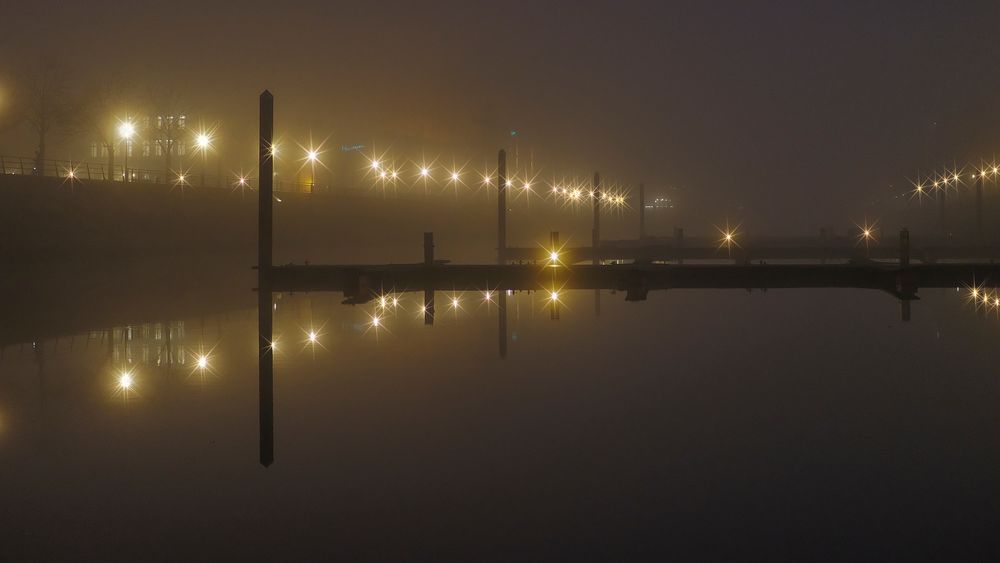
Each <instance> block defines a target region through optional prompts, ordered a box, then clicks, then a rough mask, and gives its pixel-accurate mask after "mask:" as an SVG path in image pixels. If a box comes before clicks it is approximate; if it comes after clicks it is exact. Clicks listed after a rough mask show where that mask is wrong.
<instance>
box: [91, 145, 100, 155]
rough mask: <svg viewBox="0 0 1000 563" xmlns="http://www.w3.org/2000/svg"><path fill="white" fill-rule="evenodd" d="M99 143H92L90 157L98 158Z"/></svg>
mask: <svg viewBox="0 0 1000 563" xmlns="http://www.w3.org/2000/svg"><path fill="white" fill-rule="evenodd" d="M97 154H98V149H97V143H90V158H97Z"/></svg>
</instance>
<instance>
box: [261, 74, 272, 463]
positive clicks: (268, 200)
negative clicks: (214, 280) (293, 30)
mask: <svg viewBox="0 0 1000 563" xmlns="http://www.w3.org/2000/svg"><path fill="white" fill-rule="evenodd" d="M273 137H274V96H272V95H271V93H270V92H268V91H267V90H264V92H263V93H262V94H261V95H260V152H259V153H258V166H259V170H258V174H257V178H258V182H259V189H258V195H257V199H258V209H257V331H258V338H257V353H258V367H259V371H260V374H259V383H258V386H259V394H260V405H259V409H260V415H259V416H260V463H261V465H263V466H264V467H267V466H269V465H271V463H273V462H274V356H273V354H272V351H271V339H272V337H273V318H272V313H273V310H274V309H273V304H272V296H271V264H272V261H271V237H272V230H271V227H272V222H271V221H272V217H273V201H274V186H273V183H274V160H273V159H272V158H271V144H272V139H273Z"/></svg>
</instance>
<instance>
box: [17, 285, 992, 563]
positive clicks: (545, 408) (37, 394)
mask: <svg viewBox="0 0 1000 563" xmlns="http://www.w3.org/2000/svg"><path fill="white" fill-rule="evenodd" d="M206 283H218V280H210V281H207V282H206ZM160 289H162V288H159V289H158V290H157V292H155V293H151V292H145V291H143V290H142V289H141V288H139V289H135V288H133V289H132V290H130V292H128V295H127V296H124V297H122V298H121V300H117V301H116V298H115V296H106V298H107V300H108V301H107V303H109V305H108V307H110V308H111V309H113V310H114V311H115V312H114V314H112V315H110V317H114V316H115V315H118V316H119V317H120V318H121V319H122V320H121V321H119V322H117V323H115V322H111V321H113V318H112V319H111V321H106V324H103V325H102V324H94V325H87V324H86V321H87V319H86V318H84V319H76V318H73V319H62V318H61V317H60V311H59V310H54V311H47V310H46V309H47V305H46V303H44V302H39V303H37V304H36V303H29V304H28V305H25V306H23V307H26V308H27V309H26V310H29V311H31V310H34V311H36V312H37V313H38V318H45V319H51V322H52V323H53V325H54V326H52V327H51V328H52V330H51V332H49V333H48V334H49V336H48V337H46V338H43V339H36V340H34V341H32V340H30V339H25V340H24V341H23V343H8V345H7V346H5V347H4V349H3V356H2V359H0V373H2V377H0V459H2V460H3V463H2V464H0V483H2V484H0V491H2V502H0V506H2V507H3V508H2V511H0V514H2V515H3V517H2V520H0V524H2V529H0V538H2V540H0V545H2V547H0V553H5V555H4V556H3V557H0V558H2V559H5V560H33V559H45V558H59V559H78V560H79V559H104V560H109V559H133V560H134V559H140V560H144V559H170V558H181V557H184V558H193V559H210V560H219V559H230V558H237V559H260V558H281V559H304V558H316V557H317V556H321V557H324V558H329V559H339V560H344V559H346V560H444V559H448V560H465V561H469V560H497V561H510V560H545V561H552V560H587V559H606V560H665V559H671V558H674V559H677V558H679V559H696V560H697V559H701V560H703V559H714V558H719V557H740V558H751V559H758V560H760V559H775V558H812V559H817V558H819V559H838V560H857V559H859V558H860V559H881V560H885V559H914V558H925V557H929V558H937V557H942V556H945V555H947V556H949V557H950V556H957V557H959V558H962V557H972V556H973V555H977V556H978V555H980V554H982V553H984V551H983V550H984V548H991V547H992V542H993V541H994V538H993V535H994V532H995V528H993V526H992V523H993V522H995V520H994V518H995V516H996V514H997V508H998V506H997V503H998V500H1000V494H998V493H1000V485H998V478H997V474H998V468H1000V441H998V439H997V436H998V432H997V431H998V429H1000V415H998V413H1000V408H998V407H1000V381H998V373H997V367H996V366H997V365H1000V364H998V359H1000V348H998V347H997V345H996V342H997V337H998V334H1000V318H997V316H996V314H995V313H993V314H992V316H984V315H982V314H977V312H976V311H975V310H974V308H973V307H971V306H969V305H968V304H967V303H966V302H965V300H964V298H963V295H962V294H961V293H956V292H954V291H936V292H935V291H927V292H924V293H923V295H922V297H923V300H922V301H920V302H918V303H917V304H915V305H914V313H913V321H912V322H910V323H901V322H900V321H899V311H898V305H897V303H896V302H895V301H894V300H893V299H891V298H890V297H888V296H886V295H883V294H879V293H875V292H864V291H825V290H816V291H771V292H767V293H760V292H754V293H752V294H748V293H746V292H739V291H673V292H656V293H651V294H650V299H649V301H647V302H645V303H626V302H625V301H624V295H623V294H612V293H610V292H605V293H603V295H602V310H601V315H600V316H599V317H597V316H595V314H594V304H593V299H594V297H593V293H591V292H571V293H568V294H565V295H563V296H561V297H560V300H561V305H560V308H559V315H558V316H559V319H558V320H553V319H552V314H551V310H550V307H549V305H548V303H547V299H546V296H545V294H544V293H531V294H527V293H520V294H517V295H515V296H512V297H511V298H510V299H511V301H510V302H509V306H508V307H509V352H508V356H507V357H506V358H505V359H501V358H500V357H499V355H498V318H497V308H496V306H495V304H492V303H485V302H484V299H483V296H482V295H474V294H461V295H459V298H460V302H459V308H458V309H453V308H452V307H451V305H450V304H449V303H448V302H447V301H449V300H450V298H451V296H449V295H442V294H440V293H439V294H438V296H437V299H438V314H437V319H436V323H435V326H433V327H425V326H424V325H423V323H422V321H421V320H420V319H419V318H418V314H419V311H418V308H419V307H418V304H417V299H418V298H419V294H416V293H414V294H406V295H402V296H400V299H401V301H400V304H399V305H398V306H397V307H392V306H391V305H390V306H389V307H387V309H386V310H385V311H381V312H379V311H376V308H375V307H373V306H372V305H367V306H348V305H341V304H340V299H341V297H340V296H339V295H335V294H326V293H313V294H297V295H283V296H281V297H280V299H278V300H277V309H276V311H275V333H276V335H277V338H278V350H277V354H276V368H275V380H276V384H275V397H276V398H275V410H276V423H275V441H276V443H275V457H276V461H275V463H274V464H273V465H272V466H271V467H270V468H264V467H262V466H260V465H259V464H258V435H257V416H258V413H257V372H256V347H255V346H256V340H255V339H256V315H257V312H256V309H254V308H253V304H254V300H255V298H254V294H253V293H251V292H250V291H249V285H246V284H244V285H239V284H238V283H237V284H230V285H228V286H227V285H226V284H222V285H221V286H220V287H218V288H214V289H213V288H210V289H208V290H205V292H204V295H203V296H201V298H199V299H193V300H192V299H191V294H190V292H187V291H185V292H183V295H176V294H175V295H172V294H170V292H164V291H161V290H160ZM217 294H226V295H229V296H230V297H229V298H228V299H229V301H226V302H220V300H219V299H217V298H216V297H215V295H217ZM8 298H11V296H8ZM15 298H16V297H15ZM175 302H176V306H175ZM181 302H183V303H181ZM83 310H86V309H83ZM118 311H121V312H120V313H119V312H118ZM150 315H154V316H155V317H156V318H150ZM372 315H378V316H379V318H380V323H379V324H380V326H379V327H377V328H376V327H373V326H372V322H371V321H372ZM97 316H99V315H96V314H95V315H93V317H94V318H96V317H97ZM36 320H37V319H36ZM69 320H72V321H73V322H67V325H68V326H71V327H77V326H78V325H77V324H74V323H77V322H82V323H83V325H79V328H73V329H72V330H71V332H65V333H60V331H59V326H56V325H58V324H59V322H60V321H69ZM7 322H8V323H13V324H12V325H10V326H15V327H16V325H17V323H19V322H24V323H26V324H27V323H28V320H26V319H25V320H23V321H22V320H19V319H17V318H14V319H9V320H8V321H7ZM12 332H14V333H16V330H14V331H12ZM36 332H42V331H38V330H36ZM310 332H315V336H316V338H315V340H316V342H315V343H312V342H310V341H309V333H310ZM57 334H60V336H59V337H56V336H55V335H57ZM200 359H204V362H202V365H201V366H199V360H200ZM123 373H127V374H128V376H129V378H131V379H130V381H131V383H130V385H129V388H128V389H123V387H122V374H123Z"/></svg>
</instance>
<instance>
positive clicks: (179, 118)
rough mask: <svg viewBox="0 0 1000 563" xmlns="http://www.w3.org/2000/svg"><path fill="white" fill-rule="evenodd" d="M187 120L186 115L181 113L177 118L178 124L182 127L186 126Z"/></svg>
mask: <svg viewBox="0 0 1000 563" xmlns="http://www.w3.org/2000/svg"><path fill="white" fill-rule="evenodd" d="M185 122H187V116H186V115H181V116H180V117H178V118H177V126H178V127H180V128H181V129H183V128H184V124H185Z"/></svg>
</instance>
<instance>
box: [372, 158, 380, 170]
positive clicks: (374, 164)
mask: <svg viewBox="0 0 1000 563" xmlns="http://www.w3.org/2000/svg"><path fill="white" fill-rule="evenodd" d="M381 166H382V165H381V164H379V161H377V160H373V161H372V170H378V169H379V167H381Z"/></svg>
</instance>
